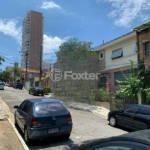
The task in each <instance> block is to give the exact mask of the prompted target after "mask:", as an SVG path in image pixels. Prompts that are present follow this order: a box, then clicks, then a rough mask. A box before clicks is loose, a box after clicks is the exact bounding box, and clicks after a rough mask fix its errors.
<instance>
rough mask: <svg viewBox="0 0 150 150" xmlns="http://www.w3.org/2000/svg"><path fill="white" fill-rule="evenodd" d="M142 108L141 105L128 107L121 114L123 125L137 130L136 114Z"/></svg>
mask: <svg viewBox="0 0 150 150" xmlns="http://www.w3.org/2000/svg"><path fill="white" fill-rule="evenodd" d="M139 108H140V106H139V105H131V106H129V107H126V108H125V109H124V112H123V113H122V114H121V115H122V124H123V125H125V126H127V127H130V128H135V126H134V116H135V114H136V112H137V111H138V110H139Z"/></svg>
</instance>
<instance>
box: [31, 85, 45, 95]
mask: <svg viewBox="0 0 150 150" xmlns="http://www.w3.org/2000/svg"><path fill="white" fill-rule="evenodd" d="M29 94H33V95H39V94H41V95H42V96H44V90H43V88H42V87H36V86H35V87H31V88H30V89H29Z"/></svg>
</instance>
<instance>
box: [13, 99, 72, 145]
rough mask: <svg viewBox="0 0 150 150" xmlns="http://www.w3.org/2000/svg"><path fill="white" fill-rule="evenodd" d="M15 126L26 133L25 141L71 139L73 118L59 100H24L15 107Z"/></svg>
mask: <svg viewBox="0 0 150 150" xmlns="http://www.w3.org/2000/svg"><path fill="white" fill-rule="evenodd" d="M14 108H16V111H15V113H14V119H15V125H18V126H19V127H20V129H21V130H22V132H23V133H24V140H25V142H26V143H29V142H30V141H31V139H43V138H47V137H55V136H64V137H65V138H69V136H70V134H71V131H72V118H71V114H70V112H69V110H68V109H67V108H66V107H65V106H64V105H63V104H62V102H61V101H59V100H57V99H50V98H37V99H27V100H24V101H23V102H22V103H21V104H20V106H19V107H18V106H14Z"/></svg>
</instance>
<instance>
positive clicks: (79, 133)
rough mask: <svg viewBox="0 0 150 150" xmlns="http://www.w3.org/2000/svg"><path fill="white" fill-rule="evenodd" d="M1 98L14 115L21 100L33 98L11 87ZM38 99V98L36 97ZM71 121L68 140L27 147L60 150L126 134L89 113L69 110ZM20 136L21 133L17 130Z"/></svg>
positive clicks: (34, 143)
mask: <svg viewBox="0 0 150 150" xmlns="http://www.w3.org/2000/svg"><path fill="white" fill-rule="evenodd" d="M0 96H1V98H2V99H3V100H4V101H5V102H6V104H7V105H8V106H9V108H10V109H11V111H12V113H14V111H15V110H14V108H13V107H14V106H15V105H19V104H20V103H21V102H22V101H23V100H25V99H27V98H35V97H37V96H32V95H29V94H28V91H26V90H19V89H13V88H11V87H5V90H4V91H3V90H0ZM38 97H40V96H38ZM69 110H70V112H71V115H72V119H73V130H72V134H71V136H70V139H69V140H66V141H64V140H63V139H60V138H58V139H54V140H53V139H48V140H40V141H38V142H37V141H35V142H33V144H32V145H30V146H29V149H31V150H35V149H36V150H41V149H42V150H55V149H60V148H61V147H62V146H63V145H68V144H69V143H78V142H82V141H87V140H90V139H97V138H105V137H110V136H116V135H121V134H124V133H127V131H125V130H122V129H119V128H113V127H111V126H109V125H108V121H107V120H106V119H105V118H103V117H101V116H97V115H94V114H92V113H90V112H86V111H80V110H74V109H69ZM18 131H19V132H20V134H21V135H22V133H21V131H20V130H19V129H18Z"/></svg>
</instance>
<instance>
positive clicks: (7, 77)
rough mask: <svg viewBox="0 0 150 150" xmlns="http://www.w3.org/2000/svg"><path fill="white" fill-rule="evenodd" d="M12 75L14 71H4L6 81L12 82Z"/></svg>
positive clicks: (3, 75)
mask: <svg viewBox="0 0 150 150" xmlns="http://www.w3.org/2000/svg"><path fill="white" fill-rule="evenodd" d="M11 73H12V71H10V70H4V71H3V72H2V77H3V78H4V79H5V80H6V81H10V78H11Z"/></svg>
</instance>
